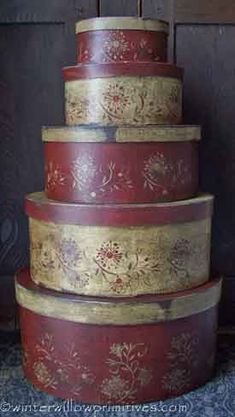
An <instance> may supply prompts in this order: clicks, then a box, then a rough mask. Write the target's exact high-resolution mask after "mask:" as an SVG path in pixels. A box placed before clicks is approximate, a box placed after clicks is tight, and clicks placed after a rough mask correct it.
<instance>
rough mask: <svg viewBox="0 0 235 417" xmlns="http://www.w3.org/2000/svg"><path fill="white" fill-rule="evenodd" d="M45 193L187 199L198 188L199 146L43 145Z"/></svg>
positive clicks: (93, 198)
mask: <svg viewBox="0 0 235 417" xmlns="http://www.w3.org/2000/svg"><path fill="white" fill-rule="evenodd" d="M44 155H45V174H46V175H45V180H46V195H47V197H48V198H51V199H54V200H59V201H67V202H78V203H79V202H80V203H150V202H158V201H174V200H183V199H187V198H190V197H193V196H194V195H195V194H196V193H197V191H198V144H197V143H196V142H174V143H165V142H163V143H150V142H149V143H146V144H145V143H143V144H142V143H132V144H131V143H123V144H121V143H119V144H118V143H104V144H103V143H74V142H67V143H64V142H63V143H61V142H59V143H58V142H56V141H55V142H46V143H44Z"/></svg>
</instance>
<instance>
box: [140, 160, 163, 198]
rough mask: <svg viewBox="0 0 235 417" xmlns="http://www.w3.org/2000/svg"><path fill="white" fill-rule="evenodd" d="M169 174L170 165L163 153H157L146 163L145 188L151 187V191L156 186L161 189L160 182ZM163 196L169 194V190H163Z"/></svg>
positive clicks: (144, 173)
mask: <svg viewBox="0 0 235 417" xmlns="http://www.w3.org/2000/svg"><path fill="white" fill-rule="evenodd" d="M168 172H169V165H168V162H167V160H166V158H165V157H164V155H163V154H162V153H156V154H154V155H151V156H150V158H148V159H147V160H145V161H144V168H143V173H142V175H143V177H144V179H145V181H144V188H146V187H149V188H150V189H151V190H153V189H154V187H155V186H157V187H161V186H160V184H159V180H160V179H161V178H163V177H165V176H166V175H167V174H168ZM162 191H163V194H166V193H167V190H164V189H163V190H162Z"/></svg>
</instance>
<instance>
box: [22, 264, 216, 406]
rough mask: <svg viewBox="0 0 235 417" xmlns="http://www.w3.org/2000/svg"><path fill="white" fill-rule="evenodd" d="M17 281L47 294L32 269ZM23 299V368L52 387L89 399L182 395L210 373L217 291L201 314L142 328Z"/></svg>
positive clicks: (67, 395)
mask: <svg viewBox="0 0 235 417" xmlns="http://www.w3.org/2000/svg"><path fill="white" fill-rule="evenodd" d="M19 284H20V286H21V287H23V288H24V289H25V291H26V292H31V291H32V290H33V291H34V293H35V296H36V297H37V296H39V297H40V296H41V295H43V294H44V292H45V290H43V289H41V288H40V287H37V286H33V284H32V282H31V280H30V277H29V274H28V273H27V272H23V273H21V274H19V275H18V278H17V281H16V287H18V286H19ZM211 285H212V286H218V281H215V282H214V283H212V284H211ZM205 288H206V291H207V290H208V285H206V286H205ZM195 291H196V292H199V293H201V294H202V293H203V292H204V291H205V289H204V287H203V286H202V287H200V289H197V290H195ZM48 293H50V294H51V296H52V297H54V298H65V299H66V297H69V296H66V295H60V294H58V293H56V292H51V291H50V292H49V291H48ZM160 298H161V297H157V299H158V302H161V301H160ZM163 298H164V297H163ZM18 301H19V304H20V322H21V337H22V345H23V366H24V372H25V375H26V377H27V378H28V379H29V380H30V381H31V382H32V383H33V384H34V385H35V386H36V387H37V388H39V389H41V390H43V391H45V392H47V393H50V394H53V395H56V396H59V397H62V398H65V399H68V398H69V399H74V400H77V401H80V402H85V403H91V404H92V403H93V404H128V403H130V404H133V403H142V402H147V401H154V400H160V399H164V398H168V397H171V396H176V395H182V394H184V393H185V392H187V391H190V390H192V389H195V388H197V387H198V386H200V385H202V384H204V383H205V382H207V381H208V379H210V378H211V377H212V375H213V369H214V359H215V348H216V327H217V303H218V296H216V298H214V299H213V301H214V303H213V305H212V304H210V305H209V304H208V308H205V309H203V310H201V312H197V313H198V314H191V315H188V316H186V315H185V316H184V317H183V318H181V319H172V320H170V321H169V320H167V321H158V320H156V321H155V322H154V323H152V324H148V322H147V323H143V324H142V325H140V326H133V325H131V324H129V325H128V324H127V325H118V326H117V325H104V324H103V325H102V324H100V325H98V326H97V325H95V324H80V323H79V322H73V321H69V320H67V319H58V318H55V317H53V315H52V316H51V317H47V316H46V311H42V310H41V312H37V313H35V312H34V311H32V310H31V309H30V308H29V306H28V305H27V303H24V301H23V300H18ZM96 301H98V300H96ZM73 302H74V303H79V300H78V299H77V298H74V300H73ZM98 302H99V301H98ZM152 302H153V303H154V301H152ZM35 303H36V304H37V301H35ZM112 303H113V304H114V305H115V303H116V301H112ZM163 308H164V307H163ZM39 309H40V307H39ZM137 309H138V306H137ZM62 334H63V338H62V339H63V341H61V336H62ZM94 342H95V343H96V355H94V353H93V351H92V350H91V346H92V345H93V344H94Z"/></svg>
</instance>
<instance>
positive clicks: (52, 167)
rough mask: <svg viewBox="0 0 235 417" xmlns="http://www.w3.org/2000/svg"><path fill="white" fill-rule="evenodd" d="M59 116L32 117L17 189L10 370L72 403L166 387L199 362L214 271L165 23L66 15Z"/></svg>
mask: <svg viewBox="0 0 235 417" xmlns="http://www.w3.org/2000/svg"><path fill="white" fill-rule="evenodd" d="M77 37H78V65H76V66H74V67H68V68H65V69H64V78H65V115H66V124H67V126H66V127H49V128H44V129H43V131H42V136H43V141H44V147H45V167H46V188H45V194H43V193H35V194H32V195H30V196H28V197H27V198H26V212H27V214H28V216H29V218H30V220H29V221H30V241H31V269H30V272H29V271H26V270H25V271H22V272H20V273H19V274H18V276H17V280H16V291H17V299H18V303H19V305H20V319H21V332H22V343H23V350H24V371H25V375H26V377H27V378H28V379H29V380H30V381H31V382H32V383H33V384H34V385H35V386H36V387H38V388H39V389H41V390H43V391H46V392H48V393H51V394H54V395H56V396H59V397H62V398H72V399H75V400H78V401H81V402H86V403H97V404H102V403H103V404H105V403H112V404H115V403H116V404H125V403H135V402H145V401H151V400H158V399H164V398H167V397H170V396H175V395H180V394H183V393H185V392H187V391H188V390H192V389H194V388H196V387H198V386H200V385H201V384H203V383H205V382H206V381H207V380H208V379H209V378H210V377H211V375H212V372H213V366H214V356H215V345H216V325H217V305H218V301H219V297H220V287H221V282H220V281H219V280H216V279H214V280H209V259H210V233H211V217H212V206H213V197H212V196H210V195H200V194H198V141H199V140H200V127H199V126H185V125H181V124H180V123H181V122H182V77H183V71H182V69H180V68H177V67H176V66H174V65H171V64H169V63H166V55H167V25H166V24H165V23H163V22H159V21H154V20H142V19H137V18H97V19H90V20H87V21H82V22H80V23H79V24H78V25H77Z"/></svg>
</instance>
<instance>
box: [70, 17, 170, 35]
mask: <svg viewBox="0 0 235 417" xmlns="http://www.w3.org/2000/svg"><path fill="white" fill-rule="evenodd" d="M98 30H145V31H146V30H148V31H153V32H165V33H167V34H168V23H166V22H163V21H161V20H156V19H143V18H140V17H126V16H125V17H95V18H92V19H85V20H80V21H79V22H77V24H76V33H82V32H89V31H98Z"/></svg>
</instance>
